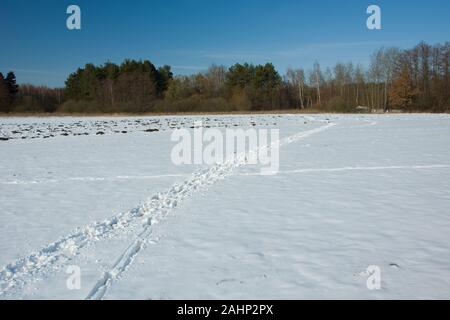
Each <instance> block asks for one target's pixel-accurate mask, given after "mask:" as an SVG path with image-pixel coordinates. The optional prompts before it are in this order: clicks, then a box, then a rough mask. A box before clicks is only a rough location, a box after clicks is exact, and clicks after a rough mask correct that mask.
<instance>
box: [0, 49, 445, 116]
mask: <svg viewBox="0 0 450 320" xmlns="http://www.w3.org/2000/svg"><path fill="white" fill-rule="evenodd" d="M449 62H450V43H448V42H447V43H444V44H436V45H434V46H431V45H428V44H426V43H424V42H422V43H420V44H418V45H417V46H415V47H414V48H412V49H409V50H400V49H398V48H382V49H379V50H377V51H376V52H374V53H373V55H372V56H371V62H370V65H369V66H368V68H367V69H364V68H363V67H362V66H361V65H354V64H353V63H351V62H349V63H337V64H336V65H335V66H334V67H327V68H325V69H322V68H321V66H320V64H319V63H315V64H314V66H313V68H312V69H310V70H305V69H302V68H298V69H293V68H288V70H287V72H286V74H285V75H284V76H281V75H280V74H279V73H278V71H277V70H276V69H275V67H274V66H273V65H272V64H271V63H267V64H265V65H253V64H248V63H245V64H235V65H234V66H232V67H230V68H226V67H224V66H217V65H212V66H211V67H210V68H209V69H208V70H206V71H204V72H200V73H197V74H194V75H191V76H176V77H174V76H173V74H172V72H171V68H170V66H163V67H159V68H156V67H155V66H154V65H153V64H152V63H151V62H149V61H147V60H144V61H135V60H126V61H124V62H123V63H122V64H120V65H117V64H114V63H110V62H108V63H105V64H104V65H101V66H95V65H93V64H87V65H86V66H85V67H84V68H80V69H78V70H77V71H76V72H75V73H73V74H71V75H70V76H69V77H68V79H67V81H66V83H65V84H66V85H65V88H64V89H49V88H46V87H35V86H32V85H21V86H20V87H19V88H17V86H16V84H15V77H14V74H13V73H12V72H10V73H8V75H7V76H6V78H3V76H1V81H0V101H1V102H0V103H1V105H0V112H2V111H3V112H11V111H16V112H19V111H20V112H55V111H56V112H64V113H75V112H77V113H118V112H129V113H144V112H168V113H172V112H207V111H211V112H214V111H216V112H227V111H260V110H263V111H264V110H279V109H304V110H306V111H308V110H311V111H312V110H314V111H319V112H320V111H323V112H355V111H360V112H373V111H394V110H399V111H405V112H449V111H450V82H449Z"/></svg>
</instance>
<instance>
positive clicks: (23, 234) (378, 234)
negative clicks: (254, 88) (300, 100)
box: [0, 114, 450, 299]
mask: <svg viewBox="0 0 450 320" xmlns="http://www.w3.org/2000/svg"><path fill="white" fill-rule="evenodd" d="M198 120H202V121H203V123H204V125H205V126H207V127H217V128H219V129H221V130H224V129H225V128H244V129H248V128H255V129H258V128H262V129H267V128H269V129H271V128H277V129H279V130H280V145H281V146H280V172H279V173H278V174H276V175H273V176H267V175H261V173H260V172H261V171H260V167H259V166H255V165H248V164H247V158H246V157H239V158H238V159H237V160H236V161H230V162H226V163H223V164H218V165H215V166H206V165H196V166H194V165H183V166H176V165H174V164H173V163H172V162H171V159H170V153H171V149H172V147H173V146H174V144H175V142H172V141H171V140H170V135H171V132H172V130H173V129H175V128H188V129H190V130H192V126H193V124H194V122H195V121H198ZM1 137H3V138H4V139H2V140H0V299H350V298H353V299H448V294H449V292H450V147H449V146H450V116H448V115H428V114H422V115H253V116H247V115H242V116H219V115H218V116H173V117H169V116H167V117H125V118H113V117H111V118H109V117H96V118H90V117H87V118H70V117H68V118H59V117H51V118H50V117H49V118H38V117H31V118H0V138H1ZM268 147H269V148H270V145H269V146H268ZM73 265H75V266H79V268H80V270H81V288H80V289H79V290H70V289H68V287H67V285H66V282H67V279H68V278H69V277H70V274H68V273H66V270H67V268H68V266H73ZM372 265H375V266H378V267H379V268H380V270H381V288H380V289H379V290H369V289H368V288H367V286H366V281H367V279H368V277H369V276H370V274H369V273H368V272H367V271H366V270H367V268H368V267H369V266H372Z"/></svg>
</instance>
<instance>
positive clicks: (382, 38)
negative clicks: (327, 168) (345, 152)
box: [0, 0, 450, 86]
mask: <svg viewBox="0 0 450 320" xmlns="http://www.w3.org/2000/svg"><path fill="white" fill-rule="evenodd" d="M70 4H77V5H79V6H80V7H81V11H82V30H80V31H69V30H67V28H66V18H67V14H66V8H67V6H68V5H70ZM370 4H377V5H379V6H380V7H381V9H382V24H383V25H382V26H383V30H379V31H369V30H368V29H367V28H366V19H367V15H366V9H367V6H368V5H370ZM449 16H450V1H448V0H426V1H425V0H395V1H394V0H386V1H384V0H383V1H382V0H341V1H338V0H316V1H303V0H279V1H275V0H271V1H269V0H241V1H237V0H142V1H138V0H129V1H125V0H110V1H102V0H70V1H66V0H41V1H37V0H35V1H29V0H28V1H25V0H1V1H0V21H1V28H0V41H1V46H0V71H2V72H3V73H5V72H7V71H9V70H14V71H15V72H16V75H17V79H18V81H19V83H25V82H29V83H33V84H45V85H49V86H62V85H63V84H64V80H65V79H66V77H67V75H68V74H69V73H71V72H73V71H74V70H76V68H78V67H80V66H83V65H84V64H85V63H87V62H92V63H95V64H101V63H104V62H105V61H108V60H109V61H112V62H116V63H120V62H121V61H122V60H123V59H125V58H134V59H149V60H150V61H152V62H153V63H154V64H155V65H157V66H159V65H162V64H169V65H171V66H172V67H173V71H174V73H175V74H191V73H195V72H198V71H200V70H203V69H206V68H207V67H208V65H210V64H211V63H216V64H224V65H226V66H230V65H231V64H233V63H235V62H245V61H248V62H253V63H264V62H267V61H270V62H273V63H274V64H275V66H276V67H277V69H278V70H279V71H280V73H284V72H285V70H286V68H287V67H288V66H292V67H300V66H301V67H304V68H306V69H308V68H310V67H311V66H312V64H313V63H314V62H315V61H316V60H317V61H318V62H320V63H321V65H322V66H324V67H326V66H331V65H333V64H334V63H336V62H338V61H341V62H347V61H352V62H354V63H362V64H364V65H367V64H368V61H369V56H370V54H371V53H372V52H373V50H374V49H376V48H378V47H382V46H386V47H387V46H398V47H400V48H408V47H411V46H413V45H415V44H416V43H418V42H420V41H422V40H424V41H426V42H429V43H432V44H433V43H437V42H445V41H449V40H450V19H449Z"/></svg>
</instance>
